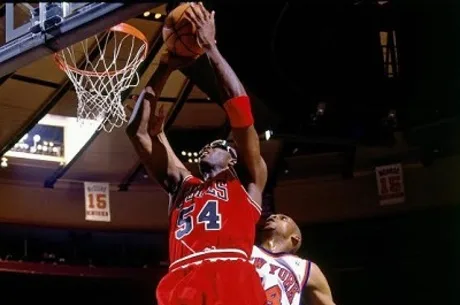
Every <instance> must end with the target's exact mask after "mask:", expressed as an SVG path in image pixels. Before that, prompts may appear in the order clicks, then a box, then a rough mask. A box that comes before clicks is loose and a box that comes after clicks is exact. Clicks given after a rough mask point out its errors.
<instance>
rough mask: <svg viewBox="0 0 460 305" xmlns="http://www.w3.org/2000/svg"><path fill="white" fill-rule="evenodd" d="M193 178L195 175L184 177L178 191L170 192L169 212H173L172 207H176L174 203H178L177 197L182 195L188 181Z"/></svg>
mask: <svg viewBox="0 0 460 305" xmlns="http://www.w3.org/2000/svg"><path fill="white" fill-rule="evenodd" d="M191 178H193V175H187V176H185V177H184V179H182V181H181V183H180V184H179V186H178V187H177V189H176V191H175V192H174V193H170V194H169V207H168V214H171V211H172V209H173V208H174V205H175V203H176V200H177V198H178V197H179V196H180V195H181V193H182V191H183V190H184V188H185V186H186V182H187V181H188V180H190V179H191Z"/></svg>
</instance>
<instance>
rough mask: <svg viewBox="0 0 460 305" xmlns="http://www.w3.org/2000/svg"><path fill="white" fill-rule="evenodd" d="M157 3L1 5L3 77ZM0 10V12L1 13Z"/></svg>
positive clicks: (1, 75)
mask: <svg viewBox="0 0 460 305" xmlns="http://www.w3.org/2000/svg"><path fill="white" fill-rule="evenodd" d="M155 6H157V5H156V4H155V3H152V2H150V3H142V2H141V3H137V2H134V1H133V2H132V3H128V2H123V3H121V2H117V3H108V2H40V3H5V4H0V7H1V8H2V12H1V13H4V16H3V17H2V16H1V15H0V21H1V22H4V29H5V32H4V37H5V41H4V42H5V43H4V44H3V45H2V46H0V77H3V76H5V75H7V74H10V73H12V72H14V71H16V70H17V69H19V68H21V67H23V66H25V65H27V64H29V63H31V62H33V61H35V60H37V59H39V58H41V57H43V56H47V55H50V54H52V53H55V52H57V51H59V50H62V49H63V48H65V47H67V46H70V45H72V44H74V43H76V42H79V41H81V40H83V39H85V38H87V37H91V36H93V35H95V34H98V33H100V32H102V31H104V30H106V29H108V28H110V27H111V26H114V25H116V24H119V23H121V22H123V21H124V20H127V19H130V18H132V17H135V16H138V15H140V14H142V13H143V12H145V11H148V10H150V9H152V8H154V7H155ZM1 13H0V14H1Z"/></svg>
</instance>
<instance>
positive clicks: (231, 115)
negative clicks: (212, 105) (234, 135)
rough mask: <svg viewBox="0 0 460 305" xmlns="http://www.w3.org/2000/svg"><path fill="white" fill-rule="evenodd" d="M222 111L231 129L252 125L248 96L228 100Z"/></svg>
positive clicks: (252, 119)
mask: <svg viewBox="0 0 460 305" xmlns="http://www.w3.org/2000/svg"><path fill="white" fill-rule="evenodd" d="M224 109H225V111H226V112H227V115H228V119H229V120H230V126H232V128H245V127H249V126H251V125H253V124H254V118H253V117H252V111H251V102H250V101H249V97H248V96H246V95H243V96H238V97H234V98H232V99H229V100H228V101H226V102H225V103H224Z"/></svg>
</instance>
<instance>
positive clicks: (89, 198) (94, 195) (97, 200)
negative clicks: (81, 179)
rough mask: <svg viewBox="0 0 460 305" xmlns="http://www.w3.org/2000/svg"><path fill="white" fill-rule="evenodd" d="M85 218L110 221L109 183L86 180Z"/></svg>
mask: <svg viewBox="0 0 460 305" xmlns="http://www.w3.org/2000/svg"><path fill="white" fill-rule="evenodd" d="M85 220H89V221H107V222H110V201H109V184H108V183H103V182H85Z"/></svg>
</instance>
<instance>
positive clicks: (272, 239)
mask: <svg viewBox="0 0 460 305" xmlns="http://www.w3.org/2000/svg"><path fill="white" fill-rule="evenodd" d="M301 242H302V235H301V233H300V230H299V227H298V226H297V225H296V223H295V222H294V221H293V220H292V219H291V218H290V217H288V216H286V215H282V214H275V215H271V216H270V217H269V218H267V220H266V222H265V225H264V227H263V231H262V236H261V243H260V245H258V246H254V248H253V251H252V256H251V261H252V263H253V264H254V266H255V267H256V270H257V272H258V273H259V276H260V278H261V280H262V285H263V288H264V290H265V292H266V295H267V305H299V304H300V303H301V297H302V298H303V299H304V301H305V302H303V303H304V304H308V305H334V304H335V303H334V301H333V298H332V293H331V289H330V288H329V284H328V282H327V280H326V277H325V276H324V274H323V273H322V272H321V270H320V269H319V267H318V266H317V265H316V264H315V263H313V262H311V261H308V260H305V259H302V258H300V257H298V256H296V255H295V253H296V252H297V250H298V249H299V248H300V245H301Z"/></svg>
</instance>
